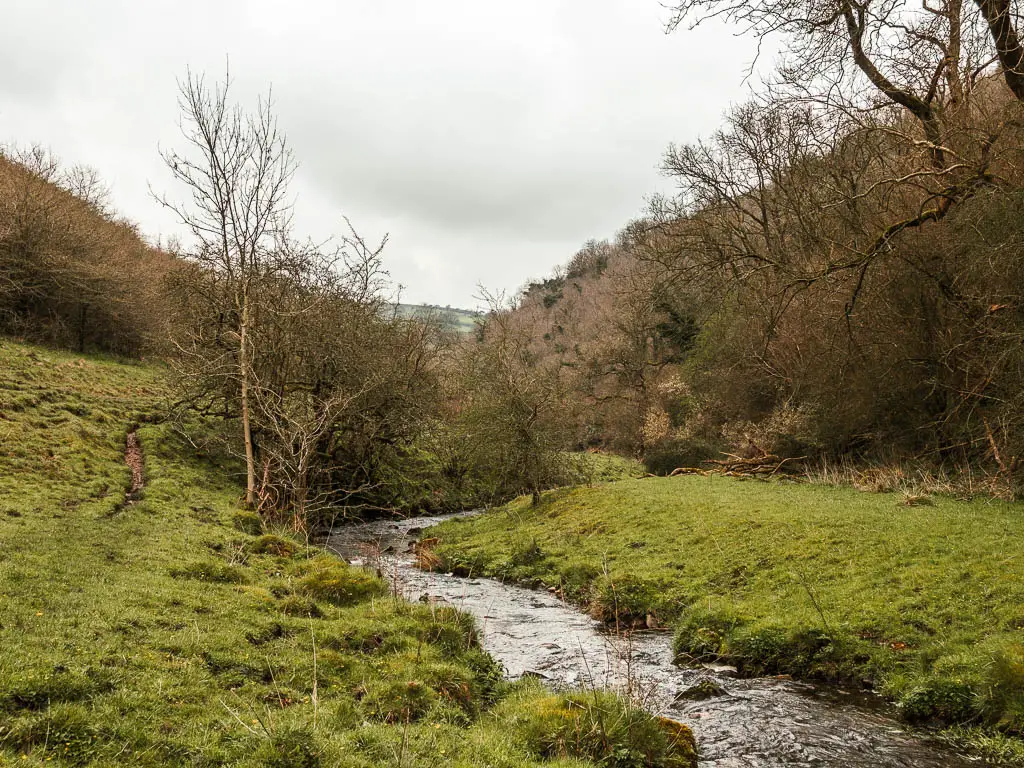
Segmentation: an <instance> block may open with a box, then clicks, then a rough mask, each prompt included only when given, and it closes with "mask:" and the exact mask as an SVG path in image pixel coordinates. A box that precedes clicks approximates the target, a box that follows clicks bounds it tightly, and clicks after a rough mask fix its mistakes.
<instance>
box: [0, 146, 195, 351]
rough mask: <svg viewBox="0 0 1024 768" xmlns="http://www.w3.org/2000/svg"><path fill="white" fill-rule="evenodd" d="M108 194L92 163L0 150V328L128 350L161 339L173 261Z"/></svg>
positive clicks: (150, 346)
mask: <svg viewBox="0 0 1024 768" xmlns="http://www.w3.org/2000/svg"><path fill="white" fill-rule="evenodd" d="M105 194H106V193H105V189H104V187H103V186H102V184H101V183H100V182H99V181H98V180H97V179H96V177H95V176H94V175H92V172H91V171H89V169H83V168H62V167H61V166H60V164H59V163H58V161H57V160H56V159H55V158H53V157H52V156H51V155H49V154H48V153H45V152H43V151H41V150H34V151H31V152H26V153H21V154H19V155H17V156H12V155H8V154H5V153H4V151H3V150H2V149H0V332H2V333H8V334H14V335H19V336H22V337H24V338H26V339H29V340H33V341H38V342H43V343H47V344H55V345H59V346H63V347H68V348H72V349H77V350H79V351H87V350H91V351H96V350H100V351H108V352H115V353H118V354H127V355H132V356H138V355H141V354H145V353H148V352H152V351H153V350H154V349H156V348H158V347H159V346H160V345H161V343H162V340H163V336H164V334H163V333H162V329H163V325H164V323H165V321H166V316H165V314H166V313H165V310H166V306H167V303H166V297H165V295H164V294H163V292H162V288H163V285H162V281H163V279H164V277H165V276H166V275H167V274H168V273H169V272H170V271H171V270H172V269H173V268H174V266H175V264H176V261H175V260H174V259H173V258H172V257H171V255H170V254H168V253H165V252H163V251H161V250H159V249H157V248H153V247H151V246H150V245H149V244H148V243H146V242H145V240H144V239H143V238H142V236H141V235H140V234H139V232H138V231H137V229H136V228H135V227H134V225H132V224H131V223H129V222H126V221H124V220H122V219H120V218H119V217H118V216H117V215H116V214H115V213H114V212H113V211H111V210H110V209H109V208H108V207H107V205H106V200H105Z"/></svg>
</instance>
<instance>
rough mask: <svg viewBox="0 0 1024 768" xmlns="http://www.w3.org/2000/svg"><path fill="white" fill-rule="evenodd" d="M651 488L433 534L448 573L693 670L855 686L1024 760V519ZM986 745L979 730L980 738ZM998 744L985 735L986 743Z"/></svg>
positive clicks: (828, 499)
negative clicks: (650, 630)
mask: <svg viewBox="0 0 1024 768" xmlns="http://www.w3.org/2000/svg"><path fill="white" fill-rule="evenodd" d="M915 501H916V502H917V503H916V504H915V505H913V506H908V505H907V504H906V497H904V496H901V495H898V494H878V493H863V492H858V491H856V490H853V489H850V488H835V487H825V486H816V485H808V484H796V483H792V482H760V481H742V480H737V479H733V478H724V477H694V476H683V477H676V478H647V479H641V480H628V481H623V482H617V483H609V484H606V485H602V486H596V487H593V488H577V489H569V490H560V491H554V492H551V493H549V494H547V495H546V496H545V499H544V501H543V502H542V504H541V505H540V506H538V507H531V506H530V503H529V500H528V499H519V500H517V501H514V502H512V503H510V504H508V505H507V506H505V507H503V508H501V509H498V510H496V511H493V512H490V513H488V514H485V515H483V516H480V517H477V518H471V519H461V520H454V521H449V522H446V523H444V524H442V525H440V526H438V527H435V528H433V529H431V531H430V532H429V534H427V535H429V536H437V537H439V538H440V543H439V544H438V546H437V549H436V554H437V555H439V556H440V558H441V561H442V565H441V567H442V568H445V569H448V570H455V571H457V572H472V573H476V574H481V575H490V576H495V577H499V578H503V579H507V580H512V581H517V582H525V583H529V584H534V585H536V586H541V585H544V586H554V587H557V588H558V589H559V590H561V592H562V594H564V595H565V596H566V597H567V598H568V599H571V600H574V601H576V602H578V603H581V604H583V605H586V606H587V607H588V608H589V609H590V610H591V612H592V613H593V614H594V616H595V617H597V618H600V619H604V620H606V621H608V622H618V623H619V624H620V625H636V624H645V625H647V624H653V623H657V624H658V625H660V626H662V627H671V628H673V629H674V630H675V632H676V649H677V652H678V654H679V659H680V661H682V662H696V661H709V660H725V661H728V662H731V663H734V664H736V665H737V666H738V667H739V668H740V669H741V671H743V672H744V673H746V674H750V675H756V674H762V673H792V674H796V675H800V676H804V677H820V678H833V679H842V680H852V681H854V682H856V683H858V684H863V685H865V686H869V687H873V688H876V689H879V690H881V691H882V692H883V693H885V694H887V695H889V696H891V697H892V698H893V699H894V700H895V701H896V702H897V703H898V705H899V708H900V710H901V712H902V713H903V715H904V716H905V717H906V718H907V719H908V720H911V721H915V722H928V723H932V722H934V723H943V724H949V723H960V724H965V727H963V728H960V729H958V730H957V731H955V732H950V733H951V734H954V735H955V734H960V736H959V737H958V738H959V739H960V740H961V741H969V740H971V739H974V740H976V741H979V743H980V741H981V740H983V739H988V740H989V742H990V743H989V744H988V745H987V746H986V747H985V751H988V752H994V751H996V750H1002V751H1004V752H1006V753H1007V754H1011V755H1013V756H1015V758H1014V759H1019V757H1020V756H1021V754H1024V753H1022V751H1021V750H1020V742H1018V741H1017V740H1016V739H1015V738H1011V739H1010V740H1009V741H1006V740H1005V738H1004V737H1005V736H1007V735H1009V736H1011V737H1015V736H1020V734H1021V733H1022V731H1024V505H1021V504H1010V503H1005V502H999V501H994V500H981V499H976V500H972V501H960V500H956V499H953V498H941V497H935V498H932V499H929V500H922V499H916V500H915ZM978 728H981V729H982V730H980V731H979V730H977V729H978ZM986 734H987V735H986Z"/></svg>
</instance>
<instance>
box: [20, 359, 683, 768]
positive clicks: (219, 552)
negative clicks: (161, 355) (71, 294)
mask: <svg viewBox="0 0 1024 768" xmlns="http://www.w3.org/2000/svg"><path fill="white" fill-rule="evenodd" d="M166 395H167V393H166V391H165V385H164V383H163V380H162V371H161V369H160V368H159V367H156V366H143V365H133V364H125V363H120V362H117V361H112V360H103V359H98V358H81V357H79V356H75V355H70V354H64V353H58V352H53V351H49V350H44V349H41V348H36V347H28V346H24V345H19V344H15V343H12V342H4V341H0V765H12V766H13V765H18V766H23V765H30V766H42V765H61V766H87V765H91V766H112V765H137V766H181V765H189V766H214V765H217V766H221V765H225V766H247V767H255V766H265V767H272V766H288V767H289V768H292V767H299V768H301V767H302V766H352V767H353V768H354V767H356V766H362V767H367V766H389V765H390V766H403V767H405V768H416V767H419V766H424V767H425V766H430V767H431V768H433V767H434V766H437V765H453V766H494V767H496V768H497V767H499V766H501V767H507V768H522V767H524V766H540V765H547V766H561V767H562V768H568V766H576V767H577V768H583V766H592V765H596V764H597V763H598V762H600V763H601V764H602V765H614V766H620V768H627V766H629V767H630V768H632V766H640V765H645V764H647V765H651V766H656V765H673V764H676V763H675V762H672V761H677V760H678V758H679V755H680V754H683V753H682V752H681V751H680V749H677V748H675V747H674V746H672V745H671V744H670V745H668V746H667V747H666V748H665V749H664V750H663V751H662V752H661V753H659V754H658V755H655V756H654V758H652V759H655V758H656V759H655V761H653V762H646V763H645V762H643V761H642V759H641V757H638V754H637V753H636V752H629V751H628V750H624V749H622V750H620V749H619V747H620V742H621V744H624V745H627V746H628V745H629V744H631V743H634V742H636V740H637V739H638V738H641V737H643V738H646V736H643V734H649V733H650V729H651V727H652V723H655V722H656V721H655V720H653V719H652V718H650V717H649V716H646V715H641V714H639V713H636V712H635V710H632V709H630V708H629V707H627V706H626V705H624V704H622V703H621V702H617V700H614V701H612V702H611V703H610V702H609V701H608V700H607V699H605V698H602V697H597V696H595V697H594V700H593V704H589V703H587V704H585V706H583V708H582V709H580V707H578V706H575V705H573V712H574V717H575V719H574V720H573V724H574V726H579V724H580V723H584V724H585V723H587V722H597V721H599V720H601V717H602V708H607V707H613V708H614V707H618V710H617V711H618V712H619V713H620V714H623V713H624V714H628V718H626V724H627V725H628V728H626V730H625V732H617V733H616V734H614V736H615V738H616V739H617V741H615V742H614V743H613V744H612V746H613V747H614V749H615V750H618V751H616V752H615V755H621V756H622V757H621V759H620V757H615V756H614V755H612V756H609V754H606V753H605V752H603V751H601V750H597V751H594V749H593V744H592V743H591V742H587V743H585V744H584V743H582V742H580V740H579V739H577V740H576V741H573V740H572V739H568V738H563V739H562V740H561V741H559V738H561V736H560V735H562V736H564V735H565V725H564V723H561V722H551V721H547V720H543V719H539V720H538V718H532V719H531V718H529V717H527V716H526V715H524V714H523V711H524V708H525V710H526V711H532V709H531V707H532V708H533V709H535V708H536V707H534V706H533V705H532V704H531V702H541V701H548V700H549V699H550V698H552V696H551V694H548V693H546V692H544V691H543V690H540V689H537V688H533V687H531V686H529V685H520V686H511V685H509V684H508V683H506V682H504V681H503V680H502V678H501V674H500V670H499V669H498V668H497V666H496V665H495V663H494V661H493V660H492V659H491V658H490V657H489V656H488V655H487V654H485V653H484V652H483V651H482V650H481V649H480V648H479V645H478V643H477V640H476V630H475V627H474V626H473V622H472V620H471V619H470V618H469V617H468V616H466V615H464V614H461V613H459V612H457V611H455V610H452V609H450V608H443V607H430V606H424V605H418V604H417V605H411V604H409V603H406V602H404V601H401V600H396V599H394V598H392V597H390V596H389V595H388V592H389V590H388V588H387V585H385V584H383V583H382V582H381V581H379V580H378V579H377V578H376V577H374V576H372V575H371V574H368V573H366V572H364V571H361V570H356V569H353V568H350V567H349V566H347V565H345V564H344V563H342V562H340V561H338V560H335V559H333V558H330V557H328V556H326V555H324V554H323V553H322V552H321V551H319V550H318V549H316V548H310V547H307V546H306V545H305V543H303V542H298V541H295V540H294V539H291V538H289V537H288V536H287V535H286V534H285V533H284V532H282V531H264V530H261V529H260V521H259V519H258V518H255V517H254V516H253V515H252V514H250V513H244V512H241V511H240V510H239V506H238V504H239V498H240V496H241V493H242V489H241V488H240V487H239V486H238V485H237V484H236V482H235V480H234V478H235V477H236V476H237V469H238V467H237V466H236V465H235V464H234V462H233V460H232V459H230V458H229V457H225V456H211V455H199V454H197V452H196V450H195V449H194V448H192V447H191V446H189V445H187V444H185V443H184V442H183V441H182V440H180V439H179V438H178V437H177V436H176V435H175V433H174V432H173V431H172V430H171V429H170V428H169V427H167V426H166V425H160V424H158V423H154V422H155V420H154V419H152V418H150V417H154V416H158V415H159V413H160V410H161V405H162V403H163V401H164V399H165V398H166ZM134 422H144V426H142V428H141V429H140V430H139V435H140V437H141V440H142V444H143V449H144V453H145V459H146V479H147V486H146V488H145V490H144V492H143V494H142V497H141V499H140V500H139V501H138V502H137V503H134V504H128V505H126V504H124V492H125V488H126V487H127V485H128V483H129V473H128V470H127V468H126V467H125V465H124V463H123V450H124V438H125V433H126V430H127V429H128V427H129V425H130V424H132V423H134ZM553 698H554V699H555V700H556V701H557V702H561V703H563V704H564V702H567V701H568V699H567V698H565V697H563V696H554V697H553ZM566 706H568V705H566ZM579 712H584V713H586V714H587V717H589V720H587V718H586V717H583V716H582V715H579V714H578V713H579ZM581 718H582V719H581ZM617 722H619V721H617ZM577 730H587V729H586V728H585V727H584V728H579V727H577ZM662 730H664V729H662ZM587 732H589V731H587ZM665 732H669V731H665ZM588 750H589V751H588ZM627 758H628V760H627Z"/></svg>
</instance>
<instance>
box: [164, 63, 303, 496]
mask: <svg viewBox="0 0 1024 768" xmlns="http://www.w3.org/2000/svg"><path fill="white" fill-rule="evenodd" d="M179 91H180V97H179V107H180V109H181V116H182V122H181V130H182V135H183V137H184V140H185V147H186V148H185V149H184V150H182V151H177V150H167V151H164V152H162V156H163V159H164V162H165V163H166V165H167V167H168V168H169V169H170V171H171V174H172V175H173V177H174V179H175V180H176V181H178V182H180V183H181V184H182V185H183V187H184V189H185V192H186V195H187V198H186V200H185V201H175V200H172V199H171V198H169V197H167V196H166V195H161V196H158V197H157V199H158V201H159V202H160V203H161V204H162V205H164V206H166V207H167V208H168V209H170V210H171V211H173V212H174V213H175V214H176V215H177V217H178V219H179V220H180V222H181V223H182V224H183V225H185V227H187V229H188V230H189V232H190V234H191V235H192V238H193V242H192V243H191V245H190V246H189V248H188V250H187V251H186V252H185V253H184V254H183V255H185V256H187V258H188V259H189V260H190V261H192V262H193V263H194V264H195V265H197V266H198V268H199V270H200V274H201V276H202V279H204V280H205V281H206V283H207V287H206V292H207V293H206V296H207V300H208V302H209V304H210V305H211V306H209V307H208V309H207V311H209V312H211V313H212V314H214V315H215V316H216V317H218V321H219V322H220V323H221V327H220V328H219V329H218V331H219V334H220V335H219V342H220V349H219V351H218V354H217V355H216V357H214V358H213V359H209V360H206V361H204V365H205V367H206V369H207V371H210V372H217V373H218V374H219V375H222V376H226V377H229V378H230V379H231V380H233V381H234V382H236V383H237V386H238V403H239V410H240V419H241V428H242V440H243V443H244V446H245V464H246V496H245V499H246V503H247V504H248V505H249V506H254V505H255V504H256V501H257V499H256V491H257V468H256V456H255V449H254V444H253V434H252V413H251V408H252V403H251V398H250V395H251V389H252V383H253V381H252V372H253V365H252V357H253V350H252V342H251V337H252V332H253V326H254V324H256V323H258V322H259V304H260V294H261V290H262V288H263V286H264V285H267V284H270V283H273V281H275V280H282V279H287V278H289V277H296V276H298V274H297V273H298V272H299V271H300V270H301V267H302V266H303V263H304V262H303V257H304V256H305V254H303V253H301V252H300V253H297V252H296V251H295V250H294V249H291V248H289V247H287V242H288V239H289V229H290V224H291V212H292V211H291V201H290V199H289V198H288V184H289V182H290V180H291V178H292V175H293V173H294V170H295V162H294V159H293V157H292V153H291V151H290V150H289V149H288V146H287V143H286V141H285V137H284V135H283V134H282V133H281V131H280V130H279V128H278V125H277V120H276V118H275V117H274V115H273V112H272V110H271V101H270V96H269V94H268V96H267V97H266V98H264V99H262V100H261V101H260V102H259V104H258V105H257V108H256V110H255V111H254V112H252V113H246V112H245V111H243V110H242V109H241V108H240V107H239V106H237V105H234V104H232V103H231V102H230V101H229V92H230V78H229V77H226V78H225V80H224V82H223V83H218V84H216V85H214V86H213V87H212V88H211V87H209V86H208V85H207V83H206V80H205V78H204V77H203V76H201V75H193V74H192V73H189V74H188V75H187V76H186V78H185V80H183V81H182V82H181V83H180V84H179ZM178 346H179V348H181V349H182V351H183V352H186V353H187V355H188V357H189V358H190V359H191V360H193V361H199V360H201V358H202V357H204V356H205V355H206V353H207V349H208V348H206V347H200V346H198V345H196V344H195V343H191V342H188V341H186V342H184V343H182V342H179V344H178ZM186 347H187V349H186Z"/></svg>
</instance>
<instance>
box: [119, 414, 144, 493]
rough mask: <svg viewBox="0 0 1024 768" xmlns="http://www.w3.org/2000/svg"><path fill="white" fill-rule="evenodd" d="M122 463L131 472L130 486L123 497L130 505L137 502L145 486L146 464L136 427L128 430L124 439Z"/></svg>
mask: <svg viewBox="0 0 1024 768" xmlns="http://www.w3.org/2000/svg"><path fill="white" fill-rule="evenodd" d="M124 463H125V464H127V465H128V468H129V469H130V470H131V471H132V480H131V484H130V485H129V486H128V490H127V491H125V495H124V500H125V502H126V503H128V504H131V503H132V502H135V501H138V500H139V497H140V496H141V494H142V489H143V488H144V487H145V485H146V476H145V469H146V462H145V458H144V457H143V455H142V443H141V442H140V441H139V435H138V426H137V425H133V426H132V427H131V429H129V430H128V436H127V437H126V438H125V444H124Z"/></svg>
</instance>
